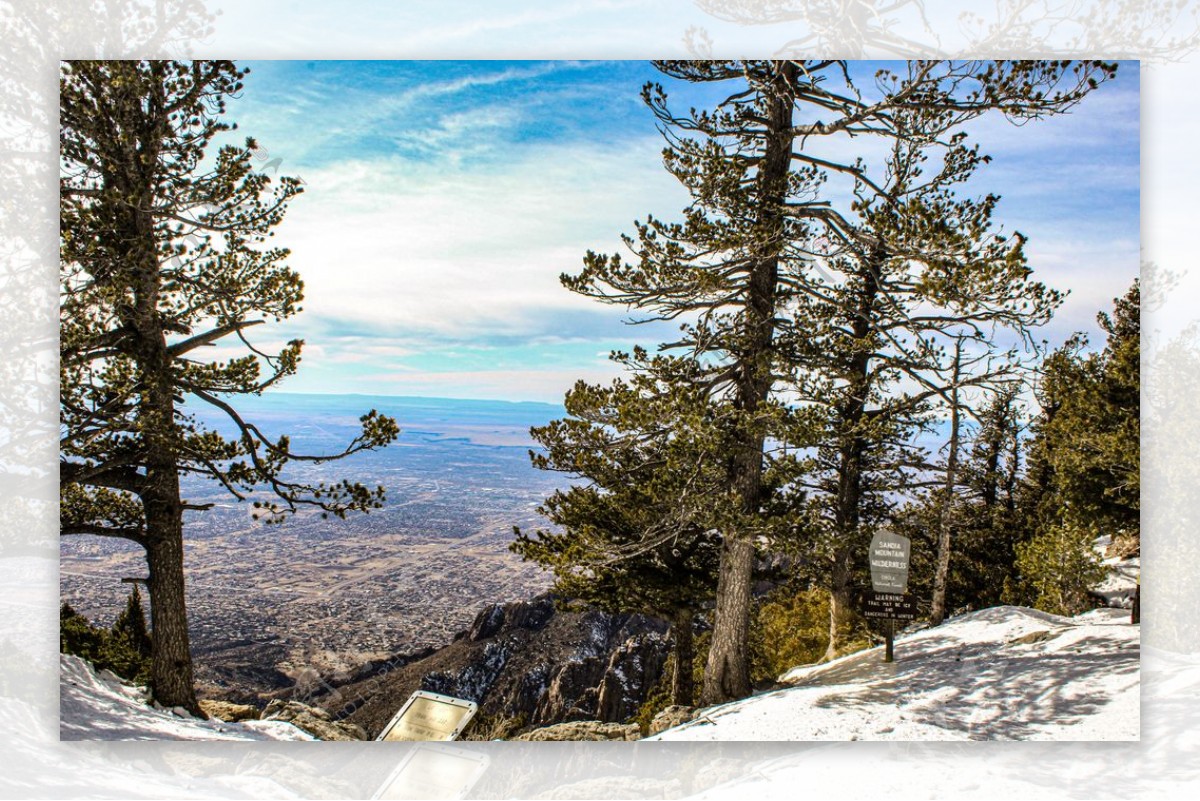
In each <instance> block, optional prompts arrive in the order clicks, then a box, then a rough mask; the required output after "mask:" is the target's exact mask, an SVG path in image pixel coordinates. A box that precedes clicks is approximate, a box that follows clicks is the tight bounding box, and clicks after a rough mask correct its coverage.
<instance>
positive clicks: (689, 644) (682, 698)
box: [671, 609, 696, 706]
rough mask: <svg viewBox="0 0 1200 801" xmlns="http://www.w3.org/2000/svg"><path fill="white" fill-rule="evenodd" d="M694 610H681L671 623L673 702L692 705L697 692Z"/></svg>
mask: <svg viewBox="0 0 1200 801" xmlns="http://www.w3.org/2000/svg"><path fill="white" fill-rule="evenodd" d="M692 617H693V614H692V610H690V609H688V610H686V611H683V612H680V613H678V614H677V615H676V616H675V620H674V621H672V623H671V637H672V639H673V640H674V641H675V667H674V668H673V669H672V671H671V703H672V704H678V705H680V706H691V705H692V703H693V700H694V696H695V694H696V688H695V682H694V681H693V680H692V661H693V660H694V659H695V655H696V647H695V639H694V637H693V634H692Z"/></svg>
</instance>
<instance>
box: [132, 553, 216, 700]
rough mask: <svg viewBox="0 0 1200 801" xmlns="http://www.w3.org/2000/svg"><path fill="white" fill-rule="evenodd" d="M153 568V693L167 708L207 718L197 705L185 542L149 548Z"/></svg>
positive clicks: (151, 615) (151, 570)
mask: <svg viewBox="0 0 1200 801" xmlns="http://www.w3.org/2000/svg"><path fill="white" fill-rule="evenodd" d="M146 562H147V563H148V565H149V567H150V597H151V603H150V620H151V624H152V626H153V630H152V632H151V639H150V642H151V666H150V689H151V693H152V695H153V697H154V700H155V701H157V702H158V703H160V704H162V705H163V706H168V707H171V706H181V707H183V708H184V709H186V710H188V711H189V712H191V713H192V714H194V715H199V716H203V715H202V714H201V712H200V706H199V704H198V703H197V702H196V690H195V684H194V677H193V675H192V655H191V650H190V648H189V644H188V625H187V606H186V604H185V602H184V597H183V590H184V580H183V538H182V536H180V537H165V538H163V539H160V540H158V541H156V542H153V543H149V544H148V545H147V547H146Z"/></svg>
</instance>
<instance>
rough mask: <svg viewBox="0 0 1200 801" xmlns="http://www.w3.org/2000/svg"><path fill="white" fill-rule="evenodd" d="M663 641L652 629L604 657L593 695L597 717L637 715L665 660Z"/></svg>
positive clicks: (620, 718) (614, 717) (628, 640)
mask: <svg viewBox="0 0 1200 801" xmlns="http://www.w3.org/2000/svg"><path fill="white" fill-rule="evenodd" d="M667 651H668V649H667V642H666V640H665V639H663V638H662V637H661V636H659V635H658V634H656V633H653V632H647V633H644V634H637V635H634V636H633V637H630V638H629V639H627V640H625V642H623V643H621V645H620V646H618V647H617V649H616V650H615V651H613V652H612V655H611V656H610V657H609V659H608V666H607V667H606V669H605V671H604V678H603V679H602V680H601V681H600V686H599V692H598V694H597V697H596V717H597V718H599V719H600V720H608V721H616V720H628V719H629V718H631V717H633V716H634V715H635V714H637V711H638V707H639V706H641V704H642V701H643V699H645V697H646V695H647V694H648V693H649V692H650V690H651V689H652V688H653V687H654V684H655V683H656V682H657V681H658V679H659V676H661V675H662V670H663V666H664V665H665V664H666V661H667Z"/></svg>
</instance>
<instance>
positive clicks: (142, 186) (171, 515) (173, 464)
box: [123, 83, 203, 717]
mask: <svg viewBox="0 0 1200 801" xmlns="http://www.w3.org/2000/svg"><path fill="white" fill-rule="evenodd" d="M157 88H158V89H159V92H160V94H158V95H153V96H151V97H150V98H149V99H148V101H147V107H146V109H145V110H138V113H139V114H140V116H139V117H138V122H140V123H141V126H142V127H141V129H140V131H139V133H140V139H141V140H142V146H141V148H140V149H139V150H137V151H134V152H128V153H127V155H126V163H127V165H129V166H130V168H131V177H132V179H133V180H132V181H131V184H132V185H131V186H128V187H126V188H125V190H126V191H125V192H124V193H123V194H124V195H125V196H127V197H130V198H131V202H130V203H129V205H128V206H127V212H126V213H127V214H128V226H129V231H130V234H131V235H130V236H129V237H128V240H127V241H128V243H129V252H128V260H129V265H130V269H131V271H132V275H131V278H132V286H133V304H132V308H131V309H129V310H128V311H127V312H126V314H128V315H129V319H128V321H127V323H128V325H129V327H130V328H131V329H132V331H133V336H134V338H135V345H134V359H135V361H136V364H137V370H138V381H139V385H140V386H139V395H140V398H139V401H138V408H137V414H138V426H139V428H140V429H141V437H140V443H139V444H140V447H141V449H142V457H143V460H144V462H143V463H144V464H145V466H146V467H145V469H146V475H145V483H144V486H143V488H142V491H141V493H140V499H141V503H142V510H143V513H144V515H145V523H146V531H145V535H144V536H145V548H146V562H147V566H148V567H149V573H150V580H149V583H148V588H149V590H150V621H151V626H152V628H153V631H152V632H151V637H152V647H151V665H150V690H151V694H152V695H153V697H154V700H156V701H157V702H158V703H160V704H162V705H163V706H168V707H174V706H179V707H183V708H184V709H186V710H188V711H189V712H191V713H193V714H196V715H199V716H201V717H203V713H202V712H201V711H200V705H199V703H197V701H196V690H195V685H194V677H193V672H192V656H191V649H190V647H189V643H188V626H187V605H186V601H185V598H184V575H183V500H182V498H181V496H180V491H179V458H178V456H179V454H178V448H177V446H176V433H175V388H174V372H173V365H172V357H171V354H170V352H169V351H168V349H167V338H166V331H165V329H164V325H163V319H162V313H161V311H160V309H159V291H160V282H161V280H162V276H161V273H160V264H159V253H158V249H157V239H156V236H155V220H154V218H153V216H152V215H151V213H150V211H149V209H151V208H152V207H153V205H154V204H153V199H154V196H155V190H156V183H157V177H156V173H155V169H156V167H157V164H158V149H159V147H160V146H161V141H160V128H161V126H162V124H163V117H164V115H165V111H164V110H163V100H162V97H161V83H160V84H159V85H158V87H157Z"/></svg>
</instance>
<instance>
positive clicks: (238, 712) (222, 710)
mask: <svg viewBox="0 0 1200 801" xmlns="http://www.w3.org/2000/svg"><path fill="white" fill-rule="evenodd" d="M200 709H201V710H202V711H203V712H204V714H206V715H208V716H209V717H210V718H217V719H218V720H223V721H225V722H227V723H241V722H242V721H243V720H258V719H259V718H260V717H262V713H261V712H260V711H259V710H258V707H254V706H250V705H249V704H235V703H233V702H232V701H215V700H207V699H206V700H204V701H201V702H200Z"/></svg>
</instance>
